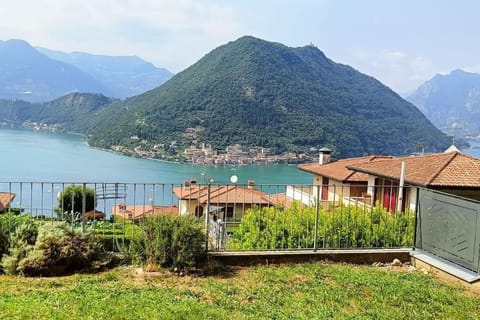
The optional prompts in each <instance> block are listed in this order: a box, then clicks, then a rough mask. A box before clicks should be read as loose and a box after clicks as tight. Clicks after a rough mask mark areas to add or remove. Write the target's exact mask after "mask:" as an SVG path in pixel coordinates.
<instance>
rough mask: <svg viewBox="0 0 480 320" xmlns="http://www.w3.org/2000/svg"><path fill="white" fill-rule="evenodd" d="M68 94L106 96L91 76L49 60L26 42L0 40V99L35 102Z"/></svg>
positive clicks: (107, 92) (103, 87) (102, 87)
mask: <svg viewBox="0 0 480 320" xmlns="http://www.w3.org/2000/svg"><path fill="white" fill-rule="evenodd" d="M70 92H94V93H95V92H104V93H105V94H109V91H108V89H107V88H106V87H105V86H104V85H103V84H102V83H100V82H99V81H97V80H96V79H94V78H93V77H92V76H90V75H88V74H87V73H84V72H82V71H80V70H79V69H77V68H76V67H74V66H72V65H69V64H66V63H63V62H60V61H57V60H53V59H50V58H48V57H47V56H45V55H43V54H41V53H40V52H38V51H37V50H35V49H34V48H33V47H31V46H30V45H29V44H28V43H27V42H25V41H22V40H8V41H0V98H3V99H22V100H27V101H32V102H38V101H49V100H52V99H55V98H57V97H59V96H62V95H65V94H68V93H70Z"/></svg>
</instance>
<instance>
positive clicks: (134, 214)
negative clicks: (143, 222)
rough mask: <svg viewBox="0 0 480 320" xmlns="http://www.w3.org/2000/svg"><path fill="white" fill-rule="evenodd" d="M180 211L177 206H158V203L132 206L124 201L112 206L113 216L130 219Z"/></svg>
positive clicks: (173, 213)
mask: <svg viewBox="0 0 480 320" xmlns="http://www.w3.org/2000/svg"><path fill="white" fill-rule="evenodd" d="M177 212H178V208H177V206H175V205H173V206H156V205H150V204H149V205H137V206H130V205H126V204H124V203H119V204H117V205H116V206H114V207H112V216H113V217H119V218H123V219H128V220H139V219H143V218H148V217H153V216H161V215H169V214H170V215H176V214H177Z"/></svg>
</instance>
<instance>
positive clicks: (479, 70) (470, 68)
mask: <svg viewBox="0 0 480 320" xmlns="http://www.w3.org/2000/svg"><path fill="white" fill-rule="evenodd" d="M461 69H462V70H463V71H466V72H472V73H480V64H477V65H471V66H466V67H463V68H461Z"/></svg>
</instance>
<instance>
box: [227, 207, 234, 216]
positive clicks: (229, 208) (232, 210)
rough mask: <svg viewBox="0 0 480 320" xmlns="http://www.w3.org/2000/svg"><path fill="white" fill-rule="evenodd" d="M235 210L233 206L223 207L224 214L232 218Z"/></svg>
mask: <svg viewBox="0 0 480 320" xmlns="http://www.w3.org/2000/svg"><path fill="white" fill-rule="evenodd" d="M234 211H235V208H234V207H226V208H225V214H226V217H227V218H233V213H234Z"/></svg>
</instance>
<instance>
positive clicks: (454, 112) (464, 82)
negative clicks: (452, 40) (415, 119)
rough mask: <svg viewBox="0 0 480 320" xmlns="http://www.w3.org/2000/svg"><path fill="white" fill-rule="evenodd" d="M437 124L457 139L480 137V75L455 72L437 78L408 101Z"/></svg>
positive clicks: (439, 75)
mask: <svg viewBox="0 0 480 320" xmlns="http://www.w3.org/2000/svg"><path fill="white" fill-rule="evenodd" d="M406 99H407V100H408V101H410V102H412V103H413V104H415V105H416V106H417V107H418V108H419V109H420V110H421V111H422V112H423V113H424V114H425V115H426V116H427V118H428V119H430V121H432V123H433V124H435V125H436V126H437V127H438V128H440V129H441V130H443V131H444V132H448V133H449V134H452V133H453V127H455V128H456V129H455V134H456V135H463V136H477V135H479V134H480V74H476V73H470V72H465V71H462V70H454V71H452V72H451V73H449V74H447V75H441V74H437V75H435V76H434V77H433V78H432V79H430V80H429V81H427V82H425V83H424V84H422V85H421V86H420V87H419V88H418V89H417V90H416V91H415V92H413V93H412V94H411V95H409V96H408V97H407V98H406Z"/></svg>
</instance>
